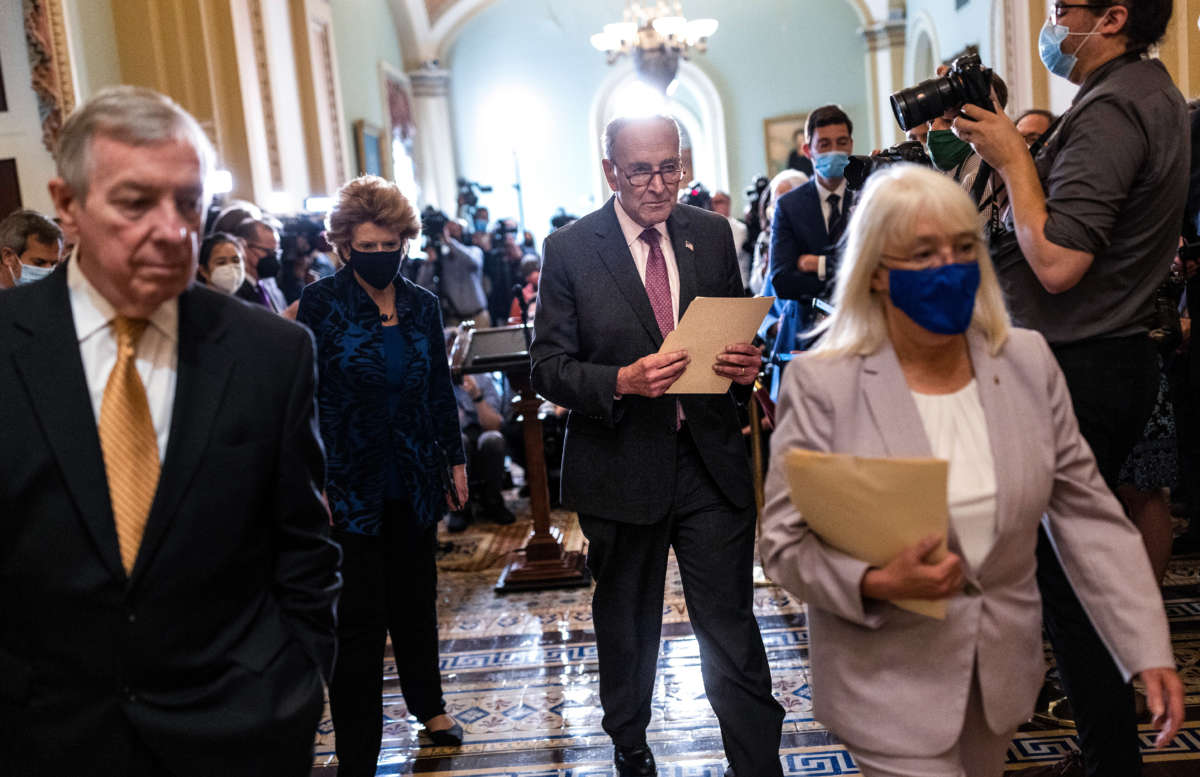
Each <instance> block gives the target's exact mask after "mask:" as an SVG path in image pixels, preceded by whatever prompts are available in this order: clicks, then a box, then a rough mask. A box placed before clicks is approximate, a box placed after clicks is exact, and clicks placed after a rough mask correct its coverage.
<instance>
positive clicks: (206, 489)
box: [0, 87, 341, 777]
mask: <svg viewBox="0 0 1200 777" xmlns="http://www.w3.org/2000/svg"><path fill="white" fill-rule="evenodd" d="M57 161H58V175H59V177H58V178H56V179H54V180H53V181H51V183H50V191H51V196H52V197H53V199H54V202H55V205H56V207H57V209H58V214H59V216H60V217H61V219H62V222H63V225H64V227H65V228H66V230H67V231H68V232H69V233H71V234H74V235H76V236H77V237H78V242H77V247H76V250H75V253H74V254H73V256H72V258H71V260H70V261H69V262H65V263H64V264H63V265H61V266H60V267H59V268H58V269H57V270H56V271H55V272H54V273H53V274H52V275H50V276H49V277H48V278H46V279H44V280H41V281H38V282H36V283H33V284H30V285H28V286H23V287H20V288H17V289H13V290H10V291H6V292H3V294H2V295H0V394H2V395H3V396H4V398H5V401H4V402H3V403H0V429H3V430H4V445H3V446H0V470H2V471H3V472H4V477H3V479H0V529H2V530H3V535H4V544H3V547H2V549H0V613H3V617H2V618H0V731H3V732H4V737H5V742H6V751H5V754H4V765H3V767H2V769H0V770H2V771H4V772H5V773H6V774H14V775H17V774H19V775H22V777H40V776H41V775H64V774H87V775H101V776H107V775H113V776H114V777H115V776H116V775H120V777H128V776H129V775H135V776H141V775H147V776H149V775H154V777H159V776H160V775H177V776H179V777H187V776H188V775H196V777H200V776H201V775H204V776H205V777H208V776H210V775H214V774H220V775H247V777H249V776H250V775H255V776H257V775H297V777H298V776H299V775H307V774H308V773H309V771H310V770H311V763H312V743H313V737H314V732H315V729H316V725H317V722H318V721H319V719H320V715H321V712H322V708H323V688H322V676H323V675H324V676H326V677H327V676H328V673H329V670H330V667H331V665H332V661H333V653H334V624H333V605H334V600H335V598H336V595H337V592H338V589H339V588H340V585H341V581H340V576H339V574H338V571H337V567H338V560H339V556H340V551H339V549H338V547H337V545H336V544H334V543H333V542H332V541H330V540H329V538H328V535H329V519H328V515H327V513H326V511H325V509H324V507H323V505H322V503H321V498H320V488H321V482H322V479H323V477H324V458H323V454H322V450H321V443H320V438H319V437H318V435H317V427H316V419H315V415H314V410H313V381H314V371H313V345H312V338H311V336H310V335H309V334H308V333H307V332H306V331H305V330H303V329H301V328H300V327H298V326H296V325H294V324H291V323H288V322H286V321H284V320H283V319H281V318H279V317H278V316H274V315H271V314H269V313H267V312H266V311H263V310H262V309H260V308H252V307H251V306H248V305H245V304H243V303H242V302H240V301H238V300H236V299H233V298H232V297H229V296H226V295H224V294H220V293H216V292H213V291H210V290H208V289H205V288H202V287H198V286H192V285H190V281H191V280H192V279H193V278H194V277H195V273H196V261H197V243H198V237H199V232H200V229H201V224H202V219H203V215H202V214H203V213H204V211H205V206H206V204H207V203H206V196H205V186H204V183H205V175H206V173H207V171H208V170H209V169H210V166H211V161H212V150H211V147H210V146H209V144H208V140H207V139H206V138H205V136H204V133H203V131H202V130H201V129H200V127H199V126H198V125H197V124H196V122H195V120H194V119H193V118H192V117H191V116H189V115H188V114H187V113H185V112H184V111H183V110H182V109H181V108H180V107H179V106H178V105H176V104H175V103H174V102H172V101H170V100H169V99H167V98H165V97H163V96H161V95H159V94H156V93H154V92H151V91H149V90H145V89H138V88H134V87H117V88H114V89H108V90H104V91H102V92H100V93H99V94H97V95H96V96H95V97H94V98H93V99H92V100H90V101H88V103H86V104H85V105H83V106H81V107H80V109H79V110H78V111H76V112H75V113H74V114H73V115H72V116H71V117H70V118H69V119H68V121H67V122H66V125H65V126H64V128H63V133H62V137H61V140H60V146H59V153H58V155H57Z"/></svg>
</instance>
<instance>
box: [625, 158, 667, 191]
mask: <svg viewBox="0 0 1200 777" xmlns="http://www.w3.org/2000/svg"><path fill="white" fill-rule="evenodd" d="M613 167H616V168H617V170H618V171H620V172H621V175H624V176H625V180H626V181H629V185H630V186H634V187H636V188H638V189H641V188H643V187H645V186H649V185H650V182H651V181H653V180H654V176H656V175H658V176H662V182H663V184H666V185H669V184H675V183H679V182H680V181H682V180H683V174H684V169H683V165H680V164H675V163H668V164H665V165H663V166H662V167H660V168H658V169H657V170H639V171H637V172H636V173H632V174H626V173H625V172H623V171H621V168H620V167H617V163H616V162H613Z"/></svg>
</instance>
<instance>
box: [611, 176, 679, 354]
mask: <svg viewBox="0 0 1200 777" xmlns="http://www.w3.org/2000/svg"><path fill="white" fill-rule="evenodd" d="M615 207H617V201H616V198H615V197H610V198H609V200H608V204H607V205H605V206H604V218H603V219H601V220H600V224H599V225H598V226H597V227H596V237H598V238H599V239H600V245H599V246H598V252H599V254H600V260H601V261H602V262H603V263H604V266H605V267H607V268H608V272H609V273H610V274H611V275H612V277H613V281H614V283H615V284H616V287H617V290H618V291H620V292H621V295H622V296H624V297H625V301H626V302H628V303H629V307H631V308H633V312H634V315H636V316H637V319H638V321H640V322H641V323H642V326H643V327H644V328H645V329H646V333H647V334H649V335H650V338H651V339H652V340H653V341H654V347H655V348H658V347H659V346H661V345H662V339H663V338H662V333H661V332H659V331H658V320H657V319H656V318H655V317H654V309H653V308H652V307H650V298H649V297H648V296H646V284H644V283H642V277H641V276H640V275H638V271H637V265H636V264H634V262H633V254H631V253H630V252H629V246H628V245H627V244H626V243H625V233H624V232H622V231H621V224H620V223H619V222H618V221H617V214H616V211H615V210H613V209H614V208H615Z"/></svg>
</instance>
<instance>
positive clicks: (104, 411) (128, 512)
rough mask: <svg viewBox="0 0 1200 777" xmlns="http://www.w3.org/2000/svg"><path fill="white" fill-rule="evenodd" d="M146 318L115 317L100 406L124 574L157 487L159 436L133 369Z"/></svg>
mask: <svg viewBox="0 0 1200 777" xmlns="http://www.w3.org/2000/svg"><path fill="white" fill-rule="evenodd" d="M146 324H147V321H146V320H145V319H134V318H125V317H124V316H117V317H116V318H115V319H113V329H114V330H116V333H117V363H116V364H115V365H113V369H112V372H111V373H110V374H109V376H108V383H107V384H106V385H105V386H104V400H103V401H102V402H101V403H100V425H99V426H100V450H101V451H103V453H104V470H105V472H106V473H107V475H108V494H109V498H110V499H111V500H112V511H113V520H114V521H115V522H116V524H117V540H118V542H119V543H120V546H121V563H122V564H123V565H124V566H125V572H126V574H128V573H130V572H132V571H133V562H134V560H135V559H136V558H137V553H138V548H139V547H141V544H142V533H143V532H144V531H145V529H146V518H147V517H148V516H149V515H150V505H151V503H153V502H154V491H155V489H156V488H157V487H158V436H157V435H156V434H155V433H154V420H153V419H152V418H151V417H150V405H149V403H148V402H147V401H146V388H145V387H144V386H143V385H142V379H141V376H139V375H138V371H137V343H138V340H139V339H140V338H141V336H142V332H144V331H146Z"/></svg>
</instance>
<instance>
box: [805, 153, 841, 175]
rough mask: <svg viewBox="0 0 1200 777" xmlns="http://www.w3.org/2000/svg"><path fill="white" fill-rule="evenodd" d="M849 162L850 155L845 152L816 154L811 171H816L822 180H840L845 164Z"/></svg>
mask: <svg viewBox="0 0 1200 777" xmlns="http://www.w3.org/2000/svg"><path fill="white" fill-rule="evenodd" d="M849 161H850V155H849V154H847V153H846V152H845V151H828V152H826V153H824V154H817V155H816V156H815V157H813V161H812V162H813V169H814V170H816V171H817V175H819V176H821V177H822V178H826V179H828V178H841V177H842V173H844V172H845V171H846V164H847V163H849Z"/></svg>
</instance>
